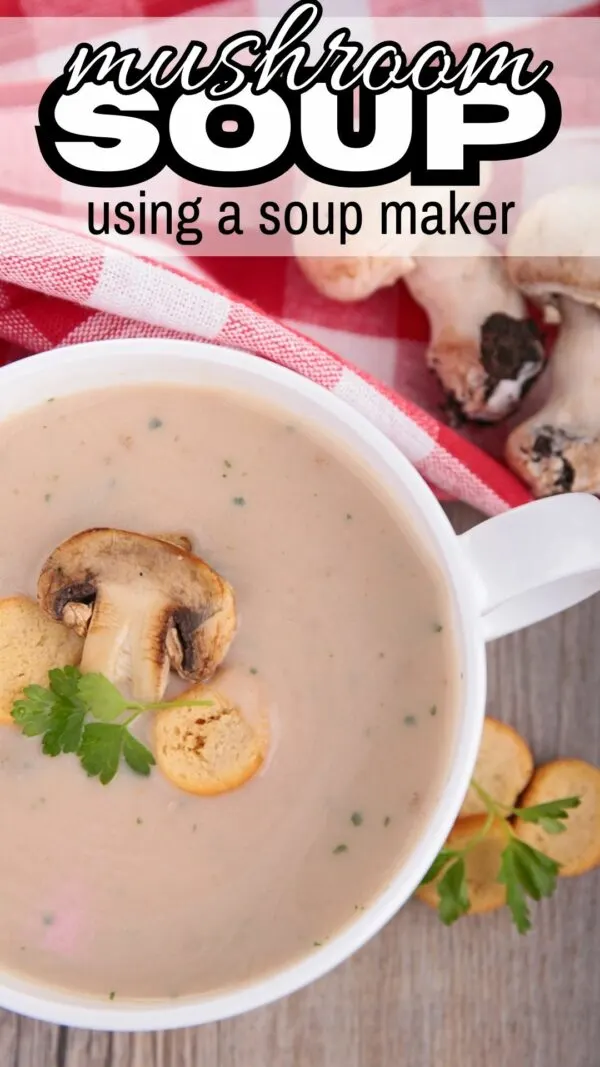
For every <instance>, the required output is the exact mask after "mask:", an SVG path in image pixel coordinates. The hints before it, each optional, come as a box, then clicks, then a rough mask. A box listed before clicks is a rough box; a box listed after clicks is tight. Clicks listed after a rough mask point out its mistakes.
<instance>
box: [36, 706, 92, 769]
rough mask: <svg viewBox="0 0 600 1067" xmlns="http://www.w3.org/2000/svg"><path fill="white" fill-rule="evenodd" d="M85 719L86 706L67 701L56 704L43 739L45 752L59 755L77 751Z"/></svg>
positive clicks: (49, 754) (50, 754)
mask: <svg viewBox="0 0 600 1067" xmlns="http://www.w3.org/2000/svg"><path fill="white" fill-rule="evenodd" d="M84 719H85V708H84V707H77V706H76V705H73V704H70V703H68V702H67V701H64V702H61V703H60V704H58V705H56V707H55V709H54V712H53V714H52V721H51V723H50V724H49V725H48V729H47V730H46V732H45V733H44V737H43V740H42V751H43V752H44V754H45V755H46V756H58V755H60V753H61V752H77V750H78V748H79V745H80V742H81V732H82V730H83V721H84Z"/></svg>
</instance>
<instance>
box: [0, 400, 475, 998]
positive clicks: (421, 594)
mask: <svg viewBox="0 0 600 1067" xmlns="http://www.w3.org/2000/svg"><path fill="white" fill-rule="evenodd" d="M0 461H1V469H2V472H3V473H2V482H1V486H0V503H1V507H2V516H3V522H2V524H1V527H0V595H1V596H9V595H12V594H14V593H21V594H27V595H29V596H33V595H35V589H36V583H37V579H38V575H39V573H40V569H41V566H42V563H43V561H44V559H46V557H48V555H49V553H51V552H52V551H53V549H54V548H55V546H57V545H58V544H59V543H60V542H62V541H64V540H65V539H66V538H69V537H71V536H72V535H73V534H76V533H78V532H79V531H81V530H85V529H88V528H94V527H111V528H119V529H122V530H133V531H139V532H143V533H156V534H157V533H159V532H161V531H168V530H171V531H179V532H181V533H182V534H184V535H187V536H189V537H190V538H191V539H192V542H193V546H194V550H195V552H196V553H197V554H198V555H199V556H201V557H202V558H203V559H204V560H206V562H207V563H208V564H209V565H210V567H212V568H214V570H215V571H216V572H218V574H219V575H222V576H223V578H224V579H225V580H226V581H227V582H228V583H230V584H231V586H232V588H233V590H234V591H235V598H236V606H237V616H238V631H237V634H236V637H235V640H234V641H233V643H232V645H231V648H230V650H229V653H228V655H227V657H226V659H225V661H224V664H223V666H222V667H221V668H220V669H219V671H218V672H217V675H216V676H215V677H214V678H213V679H212V680H211V682H210V684H211V686H214V687H215V688H217V689H218V690H219V691H220V692H222V693H224V694H225V695H226V696H227V698H228V699H229V700H233V701H236V702H237V703H238V705H239V707H240V708H241V709H242V710H243V712H244V714H245V715H247V716H248V717H249V718H250V719H252V717H254V718H255V719H256V718H257V717H258V718H260V717H261V716H262V717H265V716H266V717H267V718H268V721H269V725H270V744H269V750H268V754H267V758H266V760H265V762H264V764H263V765H262V767H261V769H260V770H259V772H258V773H257V774H256V775H255V776H254V777H253V778H252V779H251V780H250V781H248V782H247V783H246V784H245V785H244V786H243V787H241V788H239V789H236V790H234V791H231V792H227V793H223V794H222V795H219V796H212V797H196V796H192V795H190V794H187V793H184V792H181V791H180V790H179V789H177V788H175V787H174V786H173V785H172V784H171V783H170V782H169V781H167V780H166V779H165V778H164V777H163V776H162V775H161V774H160V772H159V770H158V769H157V768H154V770H153V773H152V775H151V776H150V777H148V778H142V777H139V776H136V775H134V774H133V773H130V772H129V771H128V770H127V769H125V770H123V771H122V772H121V773H120V774H119V775H118V776H117V777H116V778H115V779H114V780H113V781H112V782H110V784H108V785H106V786H103V785H101V784H100V783H99V781H98V780H97V779H90V778H87V777H86V775H85V773H84V772H83V770H82V768H81V766H80V764H79V762H78V761H77V759H76V758H75V757H74V756H71V755H61V757H60V758H55V759H53V758H50V757H48V756H45V755H44V754H43V753H42V751H41V746H40V741H39V738H27V737H25V736H24V735H23V734H22V733H20V732H19V730H18V729H17V728H16V727H15V726H12V725H9V726H3V727H0V826H1V830H2V847H3V862H2V872H1V873H0V967H3V968H5V969H6V970H10V971H14V972H20V973H21V974H23V975H26V976H30V977H32V978H34V979H36V980H40V981H44V982H47V983H49V984H52V985H55V986H59V987H64V988H70V989H76V990H78V991H82V992H90V993H95V994H99V995H100V996H106V997H107V998H109V999H111V1000H112V999H115V998H117V999H119V998H129V997H134V998H135V997H138V998H144V997H164V996H167V997H181V996H185V995H187V994H193V993H201V992H208V991H215V990H217V989H222V988H226V987H231V986H233V985H236V984H240V983H243V982H246V981H248V980H249V979H251V978H256V977H257V976H259V975H260V974H267V973H269V972H270V971H272V970H274V969H276V968H279V967H281V966H283V965H285V964H288V963H292V962H294V961H295V960H297V959H299V958H300V957H301V956H303V955H305V954H307V953H310V952H312V951H316V949H317V948H318V946H319V945H321V944H323V943H325V942H326V941H327V939H328V938H331V937H332V936H333V935H334V934H336V933H337V932H339V931H340V929H341V928H343V927H344V926H345V925H346V924H347V923H348V922H350V921H351V920H352V919H353V918H354V917H355V916H356V913H357V911H361V910H363V909H364V908H365V907H366V906H368V905H369V903H370V902H371V901H372V900H373V898H374V897H375V896H376V895H377V894H378V893H379V892H381V891H382V889H383V888H384V887H385V885H386V884H387V883H388V881H389V880H390V878H391V877H392V876H393V875H394V874H395V872H396V870H397V869H398V866H399V865H400V864H401V863H402V861H403V858H404V857H406V855H407V854H408V853H409V851H410V850H411V849H412V848H413V846H414V844H415V842H416V841H417V839H418V837H419V835H420V832H421V831H422V828H423V826H424V824H425V823H426V821H427V820H428V818H429V815H430V813H431V810H432V808H433V805H434V804H435V801H436V799H437V796H438V794H439V792H440V789H441V786H442V783H443V779H444V776H445V774H446V771H447V767H448V762H449V758H450V752H451V747H452V741H453V735H454V727H455V720H456V714H455V712H456V705H457V700H458V688H459V682H458V667H457V659H456V655H455V649H454V641H453V636H452V634H451V622H450V619H451V610H450V600H449V596H448V594H447V591H446V588H445V583H444V579H443V577H442V576H441V574H440V573H439V572H438V569H437V565H436V563H435V562H434V561H433V560H432V559H430V558H429V554H428V552H426V551H425V550H424V549H423V547H422V546H421V544H420V543H419V538H418V536H417V533H416V531H415V530H413V528H412V524H411V521H410V519H409V518H407V517H406V516H405V515H404V514H402V513H401V512H399V511H398V510H397V509H396V507H395V505H393V504H392V503H391V501H389V500H388V498H387V496H386V495H385V493H384V491H383V490H382V489H381V488H380V487H379V486H378V485H377V484H375V483H374V482H372V481H371V480H370V477H369V475H368V474H367V473H365V471H364V470H363V469H362V467H361V466H360V465H359V463H358V461H355V460H354V459H353V458H352V457H350V456H348V455H346V454H344V451H343V450H342V447H341V446H340V445H338V444H337V443H336V442H335V441H332V440H329V439H328V438H327V437H326V436H325V435H323V434H322V433H321V431H318V430H317V429H316V428H313V427H312V426H309V425H304V424H301V423H298V422H296V421H290V417H289V416H288V415H287V414H286V413H285V412H283V411H279V410H277V409H272V408H270V407H267V406H262V405H260V404H259V403H257V402H256V403H255V402H254V401H250V400H249V399H248V398H244V397H243V396H241V395H236V394H231V393H225V392H217V391H207V390H201V389H193V388H192V389H190V388H183V387H178V386H168V385H163V386H158V385H156V386H153V385H149V386H135V387H133V386H132V387H122V388H119V389H118V390H116V389H115V390H106V391H96V392H90V393H85V394H81V395H77V396H73V397H66V398H56V399H52V398H49V400H48V401H47V402H46V403H45V404H44V405H42V406H40V407H38V408H36V409H33V410H31V411H29V412H26V413H25V414H22V415H20V416H18V417H15V418H13V419H10V420H7V421H6V422H4V423H3V424H2V425H0ZM134 557H135V554H134V555H133V556H132V558H131V560H130V563H129V571H130V573H129V575H128V576H126V578H125V580H124V583H123V584H124V587H125V588H126V587H127V582H130V585H131V588H132V589H136V588H137V587H136V582H137V583H139V582H140V581H142V579H140V577H139V570H138V568H137V564H136V560H135V558H134ZM122 580H123V576H122V575H120V577H119V581H122ZM146 580H147V578H146V577H144V579H143V581H146ZM167 580H168V578H167V577H166V575H165V574H162V575H161V582H162V583H164V582H166V581H167ZM161 595H162V594H161ZM178 685H179V687H180V686H181V683H178ZM177 691H178V687H177V685H176V684H175V683H174V682H173V681H172V683H171V685H170V688H169V693H175V694H176V693H177ZM151 719H152V713H147V714H145V715H144V716H141V717H140V719H139V720H137V721H136V724H135V729H136V731H137V733H138V736H139V737H140V739H141V740H143V741H145V742H146V743H148V744H151V737H152V731H151V729H150V727H151Z"/></svg>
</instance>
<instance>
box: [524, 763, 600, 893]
mask: <svg viewBox="0 0 600 1067" xmlns="http://www.w3.org/2000/svg"><path fill="white" fill-rule="evenodd" d="M561 797H581V804H580V806H579V807H578V808H573V809H572V810H571V811H569V817H568V819H567V820H566V822H565V826H566V830H565V831H564V833H562V834H547V833H546V831H545V830H543V829H542V828H541V826H537V825H536V824H535V823H530V822H523V820H522V819H517V821H516V825H515V831H516V833H517V834H518V836H519V837H520V838H521V840H522V841H525V842H526V844H528V845H532V846H533V848H537V849H539V851H540V852H544V853H545V854H546V856H550V858H551V859H553V860H556V862H557V863H560V864H561V868H560V871H559V874H560V875H562V877H563V878H571V877H573V876H574V875H576V874H584V873H585V871H590V870H592V868H593V867H598V866H600V770H599V769H598V767H593V766H592V765H591V764H590V763H585V762H584V761H583V760H578V759H563V760H556V761H555V762H553V763H546V764H545V766H543V767H538V769H537V770H536V772H535V774H534V776H533V779H532V781H531V784H530V786H529V788H528V789H527V790H526V792H525V793H524V795H523V797H522V798H521V802H520V806H521V807H523V808H527V807H532V806H533V805H534V804H544V803H546V802H547V801H549V800H560V799H561Z"/></svg>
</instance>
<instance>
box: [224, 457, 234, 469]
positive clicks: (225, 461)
mask: <svg viewBox="0 0 600 1067" xmlns="http://www.w3.org/2000/svg"><path fill="white" fill-rule="evenodd" d="M223 466H224V467H227V470H228V471H229V470H231V468H232V466H233V464H232V463H230V461H229V460H228V459H224V460H223Z"/></svg>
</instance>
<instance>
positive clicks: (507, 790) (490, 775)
mask: <svg viewBox="0 0 600 1067" xmlns="http://www.w3.org/2000/svg"><path fill="white" fill-rule="evenodd" d="M532 774H533V756H532V754H531V750H530V748H529V746H528V744H527V742H526V741H524V740H523V738H522V737H521V735H520V734H518V733H517V731H516V730H514V729H513V728H512V726H507V725H506V723H504V722H498V720H497V719H489V718H486V719H485V721H484V724H483V733H482V735H481V743H480V746H479V755H478V756H477V764H476V766H475V770H474V772H473V777H474V778H475V780H476V782H478V783H479V785H480V786H481V787H482V788H483V789H485V791H486V793H489V795H490V796H491V797H492V799H493V800H496V801H498V803H499V804H504V805H506V806H507V807H512V806H513V805H514V803H515V800H516V799H517V797H518V796H520V795H521V793H522V792H523V790H524V789H525V786H526V785H527V783H528V781H529V780H530V778H531V775H532ZM485 811H486V807H485V804H484V803H483V801H482V799H481V797H480V796H479V795H478V794H477V793H476V792H475V790H474V789H473V787H472V786H471V788H470V789H469V792H468V793H467V795H466V797H465V799H464V801H463V806H462V808H461V809H460V812H459V816H458V817H459V819H463V818H465V816H467V815H483V814H485Z"/></svg>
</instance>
